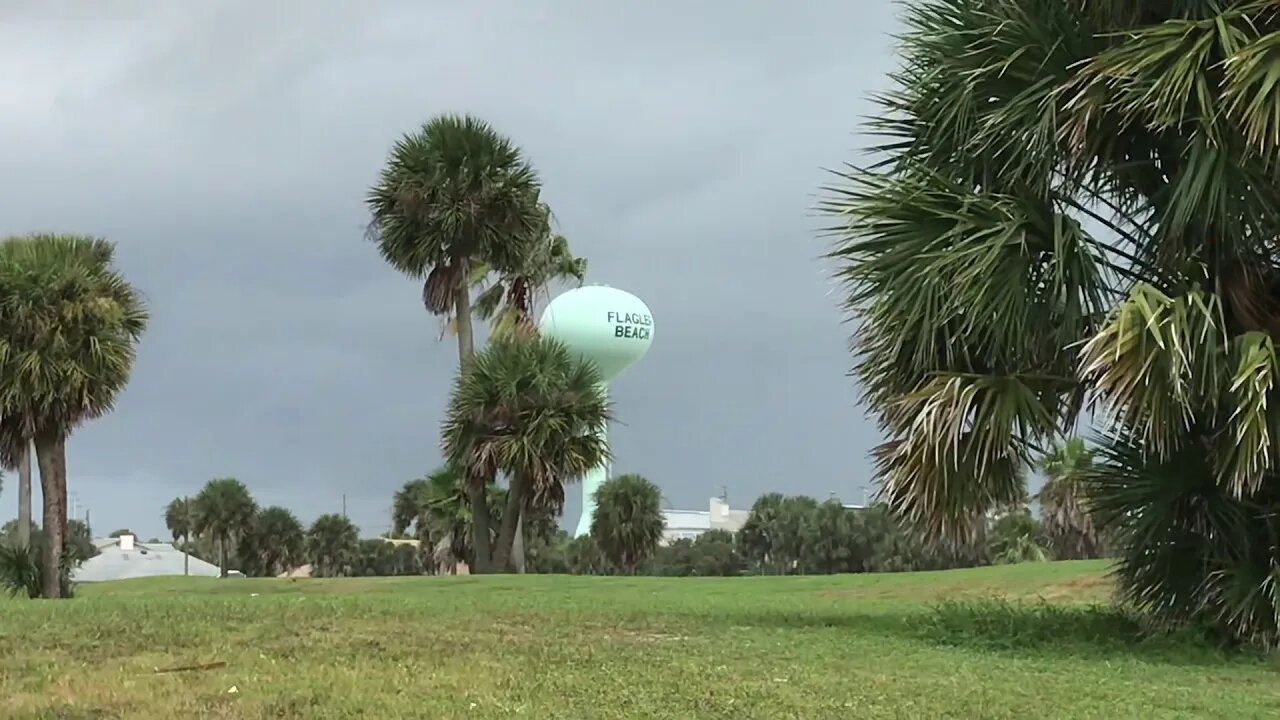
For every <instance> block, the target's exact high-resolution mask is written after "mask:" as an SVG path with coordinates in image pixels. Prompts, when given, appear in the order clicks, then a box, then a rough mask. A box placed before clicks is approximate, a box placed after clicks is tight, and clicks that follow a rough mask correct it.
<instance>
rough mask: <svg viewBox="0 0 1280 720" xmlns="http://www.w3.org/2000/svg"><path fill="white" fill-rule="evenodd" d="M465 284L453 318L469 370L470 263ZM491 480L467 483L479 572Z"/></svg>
mask: <svg viewBox="0 0 1280 720" xmlns="http://www.w3.org/2000/svg"><path fill="white" fill-rule="evenodd" d="M461 277H462V278H463V282H462V284H461V285H460V286H459V287H457V288H454V291H453V313H454V321H455V324H456V327H457V329H458V368H459V370H460V371H461V372H466V371H467V370H468V369H469V368H470V367H471V362H472V361H473V360H474V359H475V356H476V345H475V336H474V334H473V333H472V329H471V288H470V287H469V286H468V285H467V284H466V278H467V277H468V272H467V267H466V265H465V264H464V265H463V271H462V274H461ZM487 484H488V483H487V482H486V479H485V478H470V479H469V482H468V484H467V497H468V498H469V499H470V501H471V527H472V531H473V532H474V538H473V539H472V548H473V550H474V551H475V552H474V554H475V557H474V558H472V560H473V562H472V568H471V571H472V572H474V573H476V574H481V573H487V572H489V569H490V567H491V564H490V560H491V559H492V556H491V554H490V552H491V550H490V542H489V528H490V525H491V523H490V522H489V504H488V498H487V497H486V493H485V489H486V488H485V486H486V485H487Z"/></svg>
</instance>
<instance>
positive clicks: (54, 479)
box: [36, 434, 67, 598]
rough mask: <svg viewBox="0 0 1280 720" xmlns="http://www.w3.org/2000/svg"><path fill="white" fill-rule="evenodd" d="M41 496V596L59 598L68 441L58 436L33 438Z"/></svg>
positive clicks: (65, 530)
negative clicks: (42, 521)
mask: <svg viewBox="0 0 1280 720" xmlns="http://www.w3.org/2000/svg"><path fill="white" fill-rule="evenodd" d="M36 462H37V463H39V465H40V494H41V495H42V496H43V499H44V558H43V562H42V563H41V565H42V568H41V574H42V575H43V584H42V587H41V596H43V597H46V598H60V597H62V549H63V545H64V544H65V542H66V535H67V442H66V439H65V438H63V437H62V435H61V434H53V435H45V436H41V437H38V438H36Z"/></svg>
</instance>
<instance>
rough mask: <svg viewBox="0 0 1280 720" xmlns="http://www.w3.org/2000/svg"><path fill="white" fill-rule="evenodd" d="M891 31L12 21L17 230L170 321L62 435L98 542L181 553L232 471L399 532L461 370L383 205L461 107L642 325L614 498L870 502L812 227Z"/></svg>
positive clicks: (621, 17) (664, 15) (0, 106)
mask: <svg viewBox="0 0 1280 720" xmlns="http://www.w3.org/2000/svg"><path fill="white" fill-rule="evenodd" d="M893 31H894V19H893V7H892V5H891V4H890V3H888V2H821V3H818V2H812V3H784V2H777V1H776V0H770V1H759V2H745V1H740V2H735V3H710V2H708V3H688V2H675V1H674V0H666V1H662V2H647V3H620V2H614V3H601V2H587V1H585V0H555V2H542V3H532V2H527V1H517V0H510V1H507V2H480V1H477V2H466V3H463V2H453V1H445V2H424V1H423V0H404V1H403V2H398V1H390V0H388V1H372V0H371V1H368V2H359V3H357V2H349V1H345V0H344V1H341V2H340V1H338V0H332V1H328V0H272V1H271V2H260V1H257V2H255V1H252V0H244V1H236V2H229V1H221V2H216V1H207V2H201V3H194V2H175V3H154V2H147V1H146V0H134V1H131V2H125V1H116V0H98V1H96V2H84V1H79V2H77V1H73V0H71V1H66V2H58V1H55V0H45V1H44V2H39V3H36V2H28V1H26V0H0V68H4V72H3V79H2V80H0V235H5V234H11V233H21V232H28V231H32V230H51V231H62V232H76V233H94V234H100V235H103V236H106V237H108V238H110V239H111V240H114V241H115V242H117V243H118V245H119V253H118V257H119V262H120V264H121V266H122V267H123V269H124V270H125V272H126V273H127V274H128V276H129V278H130V279H131V280H132V281H133V282H134V283H135V284H136V285H137V286H138V287H139V288H140V289H142V290H143V292H144V293H145V294H146V296H147V298H148V299H149V302H150V304H151V308H152V312H153V319H152V323H151V326H150V329H149V331H148V333H147V335H146V336H145V338H144V339H143V342H142V345H141V347H140V352H139V356H138V362H137V365H136V366H135V369H134V376H133V381H132V383H131V384H130V385H129V388H128V390H127V391H126V392H125V393H124V394H123V395H122V397H121V398H120V401H119V405H118V409H117V410H116V412H115V413H113V414H112V415H111V416H110V417H107V418H104V419H101V420H98V421H95V422H93V423H91V424H89V425H87V426H85V427H84V428H82V429H80V430H79V431H78V432H77V433H76V434H75V435H74V436H73V437H72V439H71V440H70V443H69V446H68V453H69V460H68V465H69V473H70V488H71V491H72V492H73V494H74V496H75V499H76V501H78V508H79V513H80V514H83V512H84V509H85V508H86V507H87V508H90V509H91V510H92V519H93V525H94V528H95V530H96V531H98V533H99V534H104V533H106V532H109V531H110V530H112V529H114V528H116V527H122V526H127V527H130V528H132V529H134V530H135V531H136V532H138V533H140V534H142V535H144V536H148V535H164V532H165V531H164V524H163V520H162V518H161V513H162V508H163V507H164V505H165V504H166V502H167V501H168V500H169V499H170V498H172V497H175V496H177V495H182V494H188V493H193V492H195V491H196V490H197V489H198V488H199V487H200V485H202V484H203V483H204V482H205V481H206V480H208V479H210V478H213V477H218V476H228V475H231V476H235V477H237V478H239V479H241V480H243V481H244V482H245V483H246V484H247V485H248V486H249V487H250V489H251V490H252V491H253V492H254V494H255V496H256V497H257V499H258V500H259V502H261V503H262V504H281V505H285V506H287V507H289V508H291V509H293V510H294V511H295V512H297V513H298V515H299V516H300V518H301V519H302V520H303V521H304V522H310V521H311V520H312V519H313V518H314V517H315V516H317V515H318V514H320V513H323V512H331V511H338V510H340V509H341V507H342V496H343V494H344V493H345V494H346V497H347V508H348V512H349V514H350V515H351V517H352V519H353V520H354V521H355V522H356V523H357V524H358V525H359V526H360V527H361V529H362V531H363V532H364V533H365V534H368V535H372V534H375V533H377V532H380V531H383V530H385V529H386V527H387V525H388V522H389V520H388V514H389V506H390V500H391V495H392V493H393V492H394V491H395V489H396V488H397V487H399V486H400V485H401V484H402V483H404V482H405V481H406V480H409V479H411V478H414V477H417V476H420V475H422V474H423V473H424V472H425V471H427V470H429V469H431V468H432V467H433V466H435V465H436V464H437V462H438V459H439V453H438V449H437V448H438V432H437V430H438V423H439V417H440V415H441V412H442V409H443V407H444V404H445V400H446V397H447V393H448V390H449V383H450V380H451V376H452V374H453V372H454V368H455V364H456V358H457V356H456V347H455V345H454V344H453V342H451V341H445V342H441V341H439V339H438V338H439V332H440V325H439V322H438V321H437V320H436V319H433V318H431V317H429V316H428V315H427V314H426V313H425V312H424V310H423V309H422V305H421V302H420V299H419V292H420V290H419V287H418V285H417V284H416V283H415V282H414V281H412V280H409V279H407V278H404V277H402V276H400V275H398V274H396V273H395V272H394V271H393V270H391V269H390V268H389V267H387V266H386V265H384V264H383V263H382V261H381V260H380V259H379V257H378V254H377V251H376V249H375V248H374V247H373V246H372V245H371V244H369V243H368V242H367V241H365V240H364V239H363V237H362V228H363V226H364V225H365V223H366V222H367V220H368V216H367V214H366V211H365V208H364V204H363V201H364V197H365V192H366V190H367V188H368V187H369V185H370V183H371V182H372V181H373V180H374V179H375V178H376V176H377V173H378V170H379V168H380V167H381V165H382V163H383V161H384V159H385V157H386V153H387V151H388V149H389V148H390V146H391V145H392V143H393V142H394V141H395V140H396V138H397V137H398V136H400V135H401V134H403V133H405V132H407V131H410V130H413V129H414V128H415V127H416V126H418V125H420V124H421V123H422V122H423V121H425V120H426V119H428V118H429V117H431V116H432V115H435V114H437V113H441V112H450V111H451V112H469V113H475V114H478V115H480V116H482V117H484V118H485V119H487V120H489V121H490V122H491V123H493V124H494V125H495V126H496V127H497V128H498V129H499V130H501V131H502V132H504V133H506V134H507V135H509V136H510V137H511V138H512V139H513V140H514V141H515V142H516V143H518V144H519V145H520V146H522V147H523V148H524V150H525V151H526V153H527V154H528V156H529V158H530V159H531V160H532V161H533V162H534V164H535V165H536V166H537V168H538V169H539V171H540V173H541V176H542V179H543V183H544V187H545V190H544V196H545V197H546V199H547V200H548V201H549V202H550V203H551V204H552V207H553V209H554V211H555V213H556V216H557V217H558V219H559V222H560V229H561V231H562V232H563V233H564V234H565V235H566V236H567V237H568V238H569V240H570V242H571V243H572V245H573V247H574V249H575V251H576V252H578V253H579V254H581V255H585V256H586V257H587V258H588V259H589V261H590V272H589V276H588V281H589V282H595V283H602V284H608V285H613V286H615V287H620V288H623V289H626V290H628V291H630V292H633V293H635V294H636V295H638V296H639V297H641V298H642V299H644V300H645V301H646V302H647V303H648V305H649V307H650V308H651V309H652V311H653V315H654V319H655V325H656V327H655V341H654V344H653V347H652V348H651V350H650V352H649V354H648V355H647V356H646V357H645V358H644V359H643V360H642V361H641V362H640V363H639V364H637V365H636V366H634V367H633V368H631V369H630V370H629V371H627V373H625V374H624V375H623V376H622V377H621V378H619V379H618V380H617V381H616V382H615V383H614V385H613V399H614V400H615V402H616V412H617V416H618V418H619V421H620V422H619V423H618V424H616V425H615V426H614V427H613V429H612V435H611V439H612V442H613V448H614V453H615V455H616V457H617V460H616V463H615V466H614V470H615V472H638V473H641V474H643V475H645V476H647V477H649V478H650V479H651V480H653V481H654V482H656V483H657V484H658V485H659V486H661V487H662V489H663V492H664V494H665V496H666V497H667V498H668V499H669V501H670V502H671V503H672V504H673V505H674V506H676V507H678V508H683V509H705V508H706V506H707V502H708V498H709V497H710V496H711V495H713V494H717V493H719V492H720V488H721V486H725V487H727V489H728V493H729V498H730V503H731V504H732V505H733V506H734V507H747V506H749V505H750V503H751V502H752V501H753V500H754V499H755V498H756V497H757V496H758V495H759V494H761V493H764V492H768V491H772V490H778V491H782V492H788V493H807V494H810V495H814V496H817V497H819V498H825V497H826V496H827V495H828V494H829V493H832V492H834V493H837V494H838V495H839V496H841V497H842V498H844V499H846V500H847V501H859V500H861V499H862V494H863V488H864V487H866V485H867V482H868V480H869V473H870V463H869V461H868V459H867V451H868V450H869V448H870V447H871V446H872V445H873V444H874V443H875V442H876V439H877V431H876V429H875V427H874V425H873V424H872V423H871V422H869V421H868V420H867V419H865V418H864V413H863V411H862V410H861V409H860V408H859V407H858V406H857V404H856V395H855V391H856V388H855V387H854V384H853V381H852V380H851V379H850V378H848V377H847V376H846V372H847V370H848V368H849V365H850V358H849V355H848V352H847V350H846V344H847V336H848V328H847V327H846V326H844V325H843V324H842V322H841V317H842V316H841V312H840V310H839V307H838V297H837V294H836V292H835V288H834V286H833V284H832V282H831V280H830V279H829V276H830V271H829V268H828V267H826V266H825V265H824V263H823V261H822V260H821V258H820V256H821V254H822V253H823V252H824V250H825V249H826V241H825V240H823V239H822V238H820V237H819V236H818V235H817V233H816V232H815V229H816V228H817V227H819V226H820V225H821V222H822V220H821V218H818V217H816V216H815V214H814V212H813V211H812V209H811V208H812V207H813V206H814V204H815V201H816V199H817V197H818V194H819V190H818V188H819V186H820V185H821V184H823V183H824V182H826V181H827V179H828V176H827V175H826V174H825V172H824V171H823V169H822V168H824V167H834V166H837V165H839V164H840V163H841V162H844V161H848V160H854V159H856V157H857V152H856V151H857V149H858V148H859V147H860V146H861V145H862V144H863V141H862V139H861V138H859V136H858V134H857V131H858V125H859V122H860V119H861V117H862V116H863V115H865V114H866V113H868V112H870V106H869V104H868V103H867V101H866V96H867V94H868V93H869V92H871V91H874V90H876V89H879V88H881V87H883V86H884V84H885V80H884V75H885V72H886V71H887V70H888V69H889V68H890V66H891V64H892V56H891V54H890V44H891V39H890V37H889V35H890V33H892V32H893ZM15 485H16V483H15V479H14V478H13V477H12V476H9V477H7V478H6V481H5V483H4V490H3V494H0V514H3V515H4V516H5V517H12V516H13V514H14V512H15V509H16V493H15ZM36 495H37V499H36V503H37V505H36V507H37V508H38V507H39V504H38V503H39V499H38V496H39V493H38V490H37V492H36ZM570 496H571V497H572V498H573V499H572V500H571V504H570V506H569V507H568V508H567V509H566V516H567V519H568V520H570V521H575V520H576V518H577V514H578V506H579V504H578V502H577V498H576V493H572V492H571V493H570ZM36 514H37V516H38V514H39V510H38V509H37V511H36Z"/></svg>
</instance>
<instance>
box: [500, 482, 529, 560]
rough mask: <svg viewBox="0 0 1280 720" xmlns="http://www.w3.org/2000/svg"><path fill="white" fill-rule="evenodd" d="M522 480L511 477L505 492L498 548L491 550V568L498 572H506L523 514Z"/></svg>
mask: <svg viewBox="0 0 1280 720" xmlns="http://www.w3.org/2000/svg"><path fill="white" fill-rule="evenodd" d="M524 488H525V482H524V478H523V477H522V476H521V475H520V474H519V473H516V474H513V475H512V476H511V488H510V489H509V490H508V491H507V506H506V507H505V508H504V509H503V511H502V526H501V527H500V528H498V546H497V547H496V548H494V550H493V567H494V569H495V570H497V571H498V572H507V570H508V569H509V568H508V566H509V564H510V562H511V548H512V545H514V544H515V539H516V530H517V529H519V527H520V516H521V515H522V514H523V512H524V502H523V500H524Z"/></svg>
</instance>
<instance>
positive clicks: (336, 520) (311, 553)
mask: <svg viewBox="0 0 1280 720" xmlns="http://www.w3.org/2000/svg"><path fill="white" fill-rule="evenodd" d="M359 542H360V535H359V531H358V530H357V529H356V526H355V525H352V524H351V521H350V520H348V519H347V518H346V517H344V516H342V515H338V514H336V513H329V514H326V515H321V516H320V517H318V518H316V521H315V522H314V523H312V524H311V528H310V529H309V530H307V541H306V547H307V558H308V560H310V561H311V574H312V576H314V577H337V576H342V575H351V574H353V572H354V570H355V564H356V560H357V558H358V554H359ZM378 542H382V541H381V540H379V541H378ZM383 544H385V543H383Z"/></svg>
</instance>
